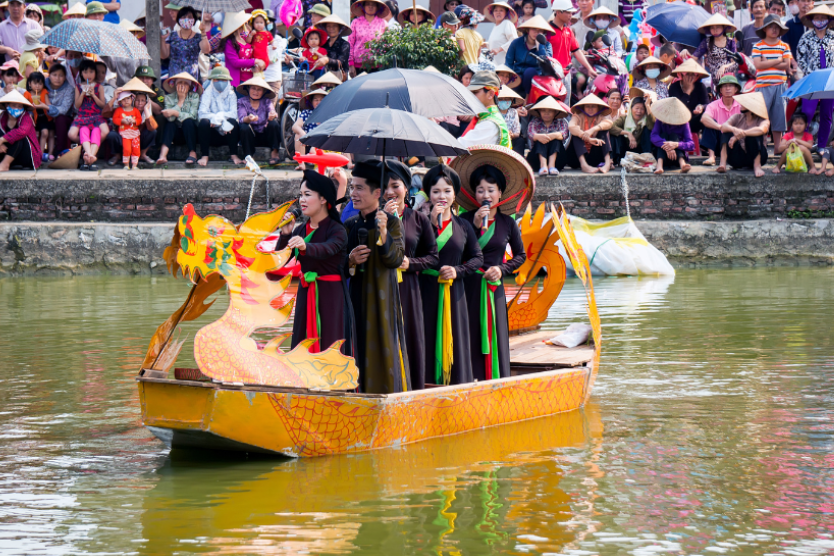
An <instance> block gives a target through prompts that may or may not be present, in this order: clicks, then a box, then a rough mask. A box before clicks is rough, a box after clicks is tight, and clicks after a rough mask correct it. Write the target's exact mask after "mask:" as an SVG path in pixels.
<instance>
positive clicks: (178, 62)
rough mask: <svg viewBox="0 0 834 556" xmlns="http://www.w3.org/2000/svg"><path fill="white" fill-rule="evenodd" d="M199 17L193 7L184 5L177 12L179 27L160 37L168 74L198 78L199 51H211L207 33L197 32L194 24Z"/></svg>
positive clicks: (162, 54) (161, 50)
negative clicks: (185, 74)
mask: <svg viewBox="0 0 834 556" xmlns="http://www.w3.org/2000/svg"><path fill="white" fill-rule="evenodd" d="M198 21H199V19H198V18H197V12H196V11H195V10H194V8H191V7H188V6H186V7H184V8H180V10H179V11H178V12H177V24H179V27H180V28H179V29H178V30H177V31H176V32H175V33H169V34H168V35H165V36H164V37H162V44H161V46H160V56H161V57H162V59H163V60H164V59H168V75H177V74H178V73H188V74H190V75H191V77H193V78H194V79H196V80H198V81H199V80H200V60H199V58H200V53H203V54H208V53H209V52H211V46H210V45H209V39H208V33H197V31H196V30H195V29H194V26H195V25H196V24H197V22H198Z"/></svg>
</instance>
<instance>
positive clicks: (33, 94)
mask: <svg viewBox="0 0 834 556" xmlns="http://www.w3.org/2000/svg"><path fill="white" fill-rule="evenodd" d="M23 97H24V98H25V99H26V100H28V101H29V102H31V103H32V106H33V107H34V111H33V113H32V119H33V120H34V121H35V132H36V133H37V134H38V141H39V142H40V145H41V151H42V152H43V160H44V162H46V161H47V160H49V154H48V152H49V150H48V147H49V130H50V129H53V128H52V127H51V124H52V118H50V117H49V116H48V115H47V114H48V112H49V91H47V90H46V79H44V77H43V74H42V73H40V72H36V73H33V74H31V75H30V76H29V78H28V79H26V92H25V93H24V94H23ZM53 159H54V158H53Z"/></svg>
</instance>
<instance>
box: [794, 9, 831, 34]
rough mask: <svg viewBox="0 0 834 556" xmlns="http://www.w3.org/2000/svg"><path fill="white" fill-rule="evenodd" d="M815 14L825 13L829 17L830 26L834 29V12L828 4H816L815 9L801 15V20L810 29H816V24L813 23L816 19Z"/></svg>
mask: <svg viewBox="0 0 834 556" xmlns="http://www.w3.org/2000/svg"><path fill="white" fill-rule="evenodd" d="M815 15H824V16H825V17H827V18H828V28H829V29H834V12H832V11H831V10H830V9H829V8H828V6H826V5H824V4H820V5H818V6H814V9H813V10H811V11H809V12H808V13H807V14H805V17H801V18H800V19H799V20H800V21H801V22H802V23H803V24H804V25H805V27H808V28H809V29H814V24H813V23H811V22H812V21H813V19H814V16H815Z"/></svg>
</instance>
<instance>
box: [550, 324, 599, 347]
mask: <svg viewBox="0 0 834 556" xmlns="http://www.w3.org/2000/svg"><path fill="white" fill-rule="evenodd" d="M591 330H592V329H591V326H590V325H589V324H579V323H574V324H571V325H570V326H568V329H567V330H565V331H564V332H562V333H561V334H559V335H558V336H555V337H553V338H551V339H549V340H547V341H546V342H545V343H546V344H548V345H551V346H564V347H566V348H574V347H576V346H581V345H582V344H584V343H587V342H588V336H590V335H591Z"/></svg>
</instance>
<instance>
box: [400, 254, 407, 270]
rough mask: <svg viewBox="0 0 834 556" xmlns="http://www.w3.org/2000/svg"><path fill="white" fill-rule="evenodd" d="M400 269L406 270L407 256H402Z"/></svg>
mask: <svg viewBox="0 0 834 556" xmlns="http://www.w3.org/2000/svg"><path fill="white" fill-rule="evenodd" d="M400 270H408V257H403V264H401V265H400Z"/></svg>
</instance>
